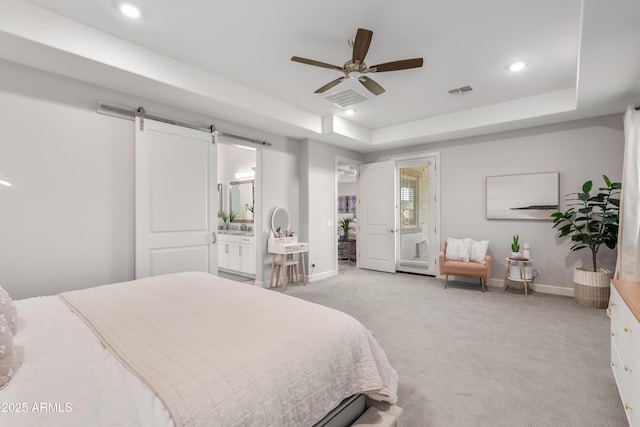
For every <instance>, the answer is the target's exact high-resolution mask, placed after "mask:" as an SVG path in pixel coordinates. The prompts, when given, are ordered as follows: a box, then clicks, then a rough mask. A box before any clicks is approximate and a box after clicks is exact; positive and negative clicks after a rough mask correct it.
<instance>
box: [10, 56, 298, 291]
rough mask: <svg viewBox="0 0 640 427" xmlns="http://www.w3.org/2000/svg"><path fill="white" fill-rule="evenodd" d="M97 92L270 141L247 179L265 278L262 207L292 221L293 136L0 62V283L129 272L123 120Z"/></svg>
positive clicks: (81, 279) (67, 283)
mask: <svg viewBox="0 0 640 427" xmlns="http://www.w3.org/2000/svg"><path fill="white" fill-rule="evenodd" d="M98 99H99V100H102V101H106V102H108V103H112V104H119V105H124V106H127V107H135V106H144V107H145V109H146V110H147V111H148V112H149V113H153V114H157V115H165V116H169V117H176V118H177V119H180V120H184V121H189V122H195V123H200V124H203V125H206V124H211V123H214V124H215V125H216V126H217V127H218V128H219V129H222V130H226V131H228V132H231V133H236V134H239V135H245V136H248V137H251V138H256V139H263V140H267V141H269V142H271V143H272V144H273V145H272V147H269V148H265V149H264V150H263V152H262V155H261V156H260V155H259V156H258V157H259V162H261V167H262V180H261V182H260V183H259V184H258V183H256V186H257V190H258V191H259V194H257V195H256V199H257V200H259V203H260V204H259V205H258V206H259V207H260V212H259V213H258V214H259V217H258V216H257V219H259V221H260V222H259V224H257V225H256V227H257V229H259V231H261V235H263V244H262V246H263V247H262V251H260V250H259V249H258V250H257V252H258V262H259V263H260V264H261V265H262V266H263V268H262V269H260V268H259V269H258V273H257V276H258V280H260V279H261V278H263V277H268V274H269V269H270V260H269V257H268V256H267V254H266V245H267V243H266V235H267V233H268V220H269V212H270V211H271V210H272V209H273V208H274V207H275V206H279V205H285V206H288V207H289V208H290V210H291V214H292V223H293V226H294V227H297V226H298V224H299V220H298V206H299V200H298V143H297V142H296V141H293V140H290V139H288V138H285V137H283V136H278V135H271V134H268V133H265V132H261V131H258V130H255V129H251V128H247V127H245V126H242V125H239V124H236V123H230V122H224V121H221V120H217V119H215V118H212V117H209V116H207V115H206V112H200V113H195V112H190V111H185V110H180V109H176V108H173V107H170V106H167V105H163V104H159V103H156V102H152V101H149V100H145V99H140V98H136V97H133V96H131V95H128V94H124V93H119V92H115V91H112V90H108V89H105V88H101V87H98V86H94V85H89V84H86V83H82V82H79V81H76V80H72V79H68V78H65V77H61V76H57V75H54V74H50V73H45V72H42V71H38V70H34V69H31V68H27V67H24V66H20V65H17V64H14V63H11V62H6V61H0V174H3V175H5V176H7V177H8V178H10V179H11V181H12V182H13V187H11V188H7V187H4V186H0V284H1V285H2V286H3V287H5V288H6V289H7V290H8V291H9V292H10V293H11V295H12V296H13V297H14V298H16V299H20V298H26V297H32V296H36V295H51V294H56V293H59V292H62V291H65V290H72V289H80V288H86V287H90V286H96V285H101V284H107V283H113V282H118V281H125V280H131V279H133V277H134V230H133V227H134V194H133V191H134V129H133V122H132V121H129V120H125V119H121V118H116V117H111V116H106V115H102V114H97V113H96V102H97V100H98ZM238 121H241V118H239V120H238Z"/></svg>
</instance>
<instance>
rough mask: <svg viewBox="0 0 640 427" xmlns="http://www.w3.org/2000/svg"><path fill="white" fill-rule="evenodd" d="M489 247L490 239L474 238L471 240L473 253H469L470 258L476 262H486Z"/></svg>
mask: <svg viewBox="0 0 640 427" xmlns="http://www.w3.org/2000/svg"><path fill="white" fill-rule="evenodd" d="M488 249H489V241H488V240H473V241H472V242H471V254H470V255H469V259H470V260H471V261H474V262H479V263H481V264H485V263H486V257H487V250H488Z"/></svg>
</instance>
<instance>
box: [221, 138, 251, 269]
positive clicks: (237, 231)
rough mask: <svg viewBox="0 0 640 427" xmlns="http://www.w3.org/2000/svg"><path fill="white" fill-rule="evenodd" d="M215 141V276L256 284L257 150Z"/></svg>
mask: <svg viewBox="0 0 640 427" xmlns="http://www.w3.org/2000/svg"><path fill="white" fill-rule="evenodd" d="M221 139H222V138H220V139H219V140H218V144H216V146H217V150H218V156H217V166H218V182H217V188H218V198H219V200H218V202H219V206H220V211H219V212H218V232H217V240H218V275H219V276H221V277H225V278H228V279H231V280H235V281H239V282H255V278H256V264H257V262H256V258H257V256H256V255H257V251H256V248H259V246H258V243H259V242H257V241H256V236H255V233H254V231H255V219H256V213H257V212H258V210H257V209H258V207H257V206H256V179H257V178H258V176H259V174H257V173H256V167H257V154H258V150H257V149H256V148H254V147H249V146H244V145H238V144H233V143H226V142H225V141H221Z"/></svg>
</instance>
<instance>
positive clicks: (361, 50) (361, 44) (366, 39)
mask: <svg viewBox="0 0 640 427" xmlns="http://www.w3.org/2000/svg"><path fill="white" fill-rule="evenodd" d="M372 37H373V31H371V30H365V29H364V28H358V32H357V33H356V39H355V41H354V42H353V56H352V58H351V60H352V61H354V62H355V61H360V62H364V57H365V56H367V52H368V51H369V46H370V45H371V38H372Z"/></svg>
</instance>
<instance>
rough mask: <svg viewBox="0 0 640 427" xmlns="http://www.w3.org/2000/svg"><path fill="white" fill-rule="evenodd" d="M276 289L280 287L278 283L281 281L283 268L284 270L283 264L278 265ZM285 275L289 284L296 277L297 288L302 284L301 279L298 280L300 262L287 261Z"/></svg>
mask: <svg viewBox="0 0 640 427" xmlns="http://www.w3.org/2000/svg"><path fill="white" fill-rule="evenodd" d="M276 265H277V267H276V288H277V287H278V282H279V281H280V273H281V271H280V270H281V268H282V264H276ZM285 268H286V270H285V275H286V280H287V283H290V282H293V278H294V277H295V279H296V286H298V285H299V284H300V281H299V278H298V261H297V260H294V259H287V261H286V262H285Z"/></svg>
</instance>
